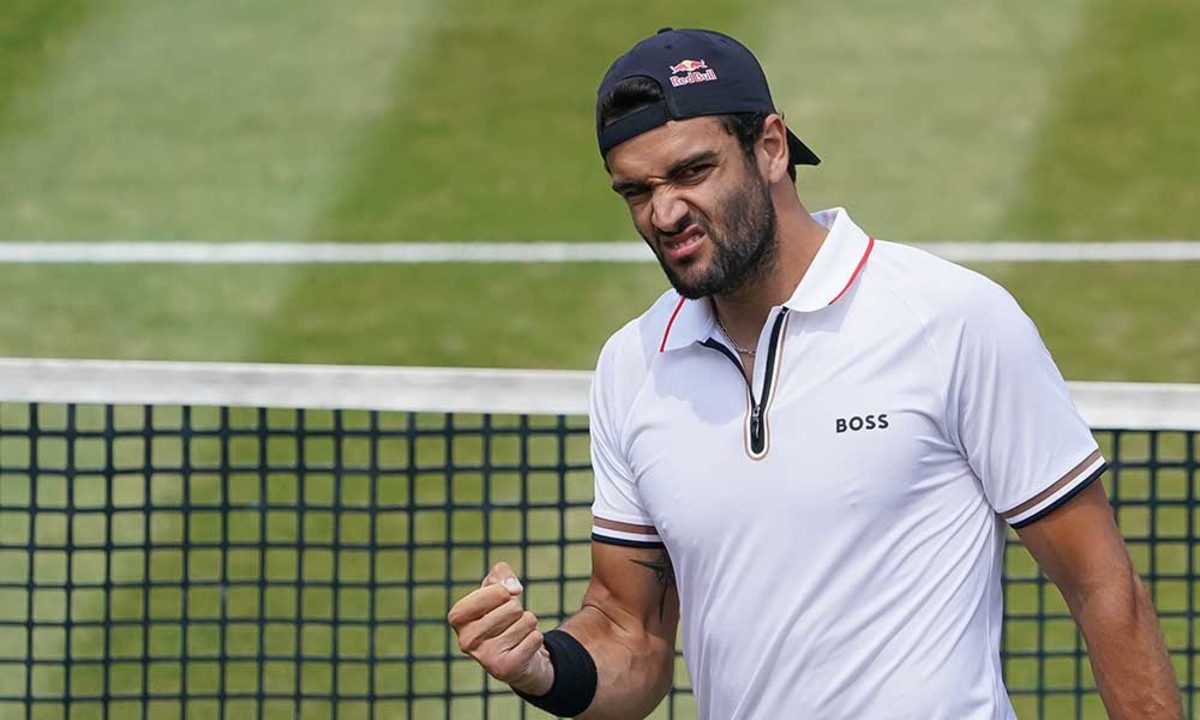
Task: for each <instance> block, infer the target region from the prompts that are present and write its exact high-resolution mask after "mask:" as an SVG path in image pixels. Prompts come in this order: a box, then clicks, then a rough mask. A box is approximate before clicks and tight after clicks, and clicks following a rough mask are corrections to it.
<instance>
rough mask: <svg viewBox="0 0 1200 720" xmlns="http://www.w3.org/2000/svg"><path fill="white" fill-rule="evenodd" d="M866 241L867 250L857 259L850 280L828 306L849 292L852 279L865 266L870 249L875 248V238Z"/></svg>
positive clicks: (852, 282)
mask: <svg viewBox="0 0 1200 720" xmlns="http://www.w3.org/2000/svg"><path fill="white" fill-rule="evenodd" d="M867 240H868V242H867V249H866V250H864V251H863V256H862V258H860V259H859V261H858V266H857V267H855V268H854V272H852V273H850V279H849V280H847V281H846V287H844V288H842V291H841V292H839V293H838V294H837V295H834V296H833V299H832V300H830V301H829V304H830V305H832V304H834V303H835V302H837V301H838V300H839V299H840V298H841V297H842V296H843V295H845V294H846V291H847V290H849V289H850V286H851V285H853V284H854V279H855V278H857V277H858V274H859V273H860V272H862V269H863V265H866V264H867V258H868V257H869V256H870V255H871V250H872V248H874V247H875V238H873V237H868V238H867Z"/></svg>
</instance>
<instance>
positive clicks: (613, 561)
mask: <svg viewBox="0 0 1200 720" xmlns="http://www.w3.org/2000/svg"><path fill="white" fill-rule="evenodd" d="M678 624H679V595H678V594H677V592H676V590H675V573H674V570H673V568H672V567H671V558H670V557H669V556H668V555H667V551H666V550H661V549H658V550H650V549H635V548H625V547H619V546H616V545H606V544H604V543H598V542H593V543H592V580H591V584H590V585H588V589H587V593H586V594H585V595H584V597H583V608H582V609H581V610H580V611H579V612H578V613H576V614H575V615H574V616H572V617H571V618H570V619H568V620H567V621H566V622H564V623H563V624H562V626H561V629H563V630H565V631H566V632H569V633H570V634H571V635H573V636H574V637H575V639H577V640H579V641H580V642H581V643H583V646H584V647H586V648H587V649H588V652H589V653H591V655H592V658H593V659H594V660H595V661H596V670H597V673H598V675H599V680H598V684H597V688H596V697H595V699H594V700H593V701H592V704H591V706H590V707H589V708H588V710H587V712H585V713H584V714H583V715H580V716H579V717H580V718H581V719H582V720H610V719H611V720H628V719H632V718H644V717H646V716H647V715H649V714H650V712H651V711H652V710H654V708H655V707H656V706H657V705H658V704H659V702H661V701H662V699H663V697H665V696H666V694H667V692H669V691H670V689H671V681H672V677H673V675H674V656H675V632H676V629H677V627H678Z"/></svg>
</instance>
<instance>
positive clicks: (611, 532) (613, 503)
mask: <svg viewBox="0 0 1200 720" xmlns="http://www.w3.org/2000/svg"><path fill="white" fill-rule="evenodd" d="M612 345H613V343H612V342H611V341H610V343H609V344H608V345H606V346H605V349H604V351H603V352H601V354H600V361H599V362H598V363H597V367H596V373H595V375H594V376H593V378H592V391H591V399H590V403H589V412H588V416H589V425H590V430H591V440H592V472H593V475H594V476H595V499H594V501H593V503H592V517H593V525H592V539H593V540H595V541H597V542H605V543H610V544H613V545H625V546H632V547H661V546H662V542H661V541H660V540H659V537H658V533H657V531H656V530H655V529H654V523H653V522H652V521H651V520H650V518H649V515H648V513H647V512H646V509H645V508H644V507H643V505H642V501H641V498H640V497H639V496H638V491H637V485H636V483H635V482H634V473H633V471H632V469H631V468H630V465H629V461H628V459H627V457H626V453H625V448H624V443H623V442H622V433H621V427H620V422H621V421H622V420H623V419H624V418H625V416H626V415H627V414H628V408H627V407H625V405H626V403H625V402H622V397H621V395H622V394H621V393H620V392H619V391H618V388H617V387H616V381H617V375H618V373H617V371H616V368H615V367H614V365H615V359H614V358H613V357H612V354H613V348H612Z"/></svg>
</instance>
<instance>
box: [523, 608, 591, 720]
mask: <svg viewBox="0 0 1200 720" xmlns="http://www.w3.org/2000/svg"><path fill="white" fill-rule="evenodd" d="M542 642H543V643H544V644H545V645H546V650H547V651H548V652H549V653H550V664H551V665H553V666H554V684H553V685H551V686H550V692H548V693H546V694H545V695H542V696H541V697H533V696H530V695H526V694H525V693H523V692H521V691H520V690H517V689H516V688H513V692H515V693H516V694H518V695H520V696H521V697H523V698H525V700H526V701H528V702H529V703H530V704H531V705H533V706H534V707H537V708H541V709H542V710H545V711H546V712H548V713H553V714H554V715H557V716H559V717H566V718H573V717H575V716H576V715H579V714H581V713H583V711H584V710H587V709H588V705H591V704H592V698H594V697H596V682H597V675H596V661H595V660H592V655H591V653H589V652H588V651H587V648H585V647H584V646H583V644H582V643H580V642H579V641H578V640H576V639H575V638H573V637H571V635H570V634H569V633H566V632H563V631H562V630H551V631H550V632H548V633H546V634H545V635H544V636H543V637H542Z"/></svg>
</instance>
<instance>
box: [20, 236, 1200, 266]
mask: <svg viewBox="0 0 1200 720" xmlns="http://www.w3.org/2000/svg"><path fill="white" fill-rule="evenodd" d="M917 247H920V248H923V249H925V250H928V251H930V252H932V253H934V254H935V255H940V256H941V257H944V258H946V259H947V260H954V261H958V262H1080V261H1097V262H1178V261H1200V241H1188V240H1171V241H1144V242H1095V243H1069V242H994V243H981V242H942V243H924V244H918V245H917ZM651 261H652V257H651V255H650V252H649V251H648V250H647V249H646V247H645V246H644V245H643V244H642V243H640V242H625V241H623V242H606V243H596V242H591V243H562V242H534V243H505V242H500V243H492V242H486V243H485V242H479V243H425V242H414V243H296V242H230V243H205V242H0V263H10V264H13V263H21V264H25V263H32V264H48V263H89V264H102V265H104V264H132V263H164V264H273V265H275V264H279V265H284V264H286V265H303V264H322V263H371V264H374V263H396V264H415V263H566V262H579V263H592V262H614V263H639V262H651Z"/></svg>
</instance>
